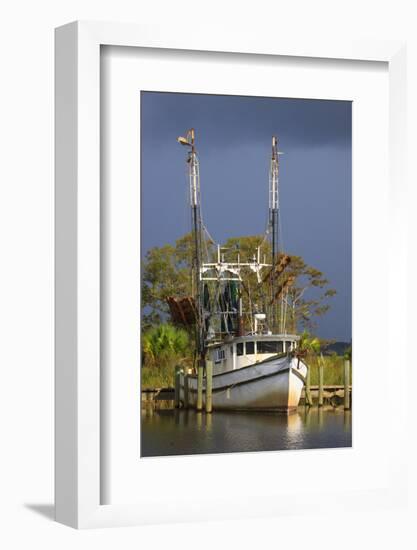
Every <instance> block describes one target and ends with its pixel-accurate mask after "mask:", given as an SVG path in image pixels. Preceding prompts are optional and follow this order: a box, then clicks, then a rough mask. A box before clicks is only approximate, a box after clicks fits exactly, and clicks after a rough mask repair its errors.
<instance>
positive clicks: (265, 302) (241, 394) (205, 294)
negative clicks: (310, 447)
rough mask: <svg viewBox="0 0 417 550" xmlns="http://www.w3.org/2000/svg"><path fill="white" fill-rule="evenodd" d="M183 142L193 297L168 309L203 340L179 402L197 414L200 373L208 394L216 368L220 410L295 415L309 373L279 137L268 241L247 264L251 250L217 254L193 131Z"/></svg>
mask: <svg viewBox="0 0 417 550" xmlns="http://www.w3.org/2000/svg"><path fill="white" fill-rule="evenodd" d="M178 142H179V143H180V144H181V145H184V146H185V147H187V148H188V154H187V158H186V161H187V171H188V179H189V189H190V207H191V214H192V242H193V246H192V249H193V252H192V256H193V257H192V283H193V284H192V287H193V293H192V296H185V297H180V298H178V297H173V296H171V297H168V298H167V302H168V305H169V307H170V311H171V316H172V320H173V322H174V323H176V324H179V325H183V326H186V327H187V328H188V329H191V330H194V331H195V340H196V368H194V369H191V370H190V371H189V372H184V373H181V374H180V375H179V376H180V381H179V387H180V391H179V395H180V400H181V402H182V403H185V402H186V403H187V405H188V406H189V407H197V392H198V388H197V385H198V374H197V373H198V369H199V368H200V369H201V370H202V378H203V384H202V386H203V388H204V387H205V386H206V365H207V362H208V361H210V362H211V364H212V373H213V374H212V406H213V409H229V410H263V411H282V412H287V413H288V412H291V411H293V410H295V409H296V408H297V406H298V403H299V401H300V397H301V392H302V389H303V386H304V384H305V378H306V374H307V367H306V365H305V364H304V363H303V361H302V358H301V356H300V354H297V346H298V342H299V340H300V337H299V336H298V335H297V334H296V330H294V322H293V325H292V328H293V330H289V331H288V330H287V324H288V315H287V313H288V301H287V295H288V290H289V288H290V286H291V285H292V284H293V283H294V277H293V276H291V271H290V267H289V266H290V264H291V257H290V256H288V255H286V254H284V253H283V252H282V251H279V250H278V248H279V247H278V236H279V235H278V226H279V223H278V216H279V186H278V184H279V177H278V176H279V162H278V160H279V154H280V152H279V151H278V140H277V138H276V137H275V136H274V137H273V138H272V154H271V158H270V169H269V212H268V224H267V228H266V231H265V236H264V239H263V241H262V243H260V244H259V245H258V246H257V247H256V249H255V250H253V253H252V254H251V255H250V256H249V257H246V258H245V257H244V253H246V254H247V250H246V251H245V252H244V251H243V250H242V251H241V250H240V249H239V248H237V247H235V248H234V249H233V250H231V249H225V248H223V247H221V246H220V245H217V247H216V248H214V241H213V239H212V238H211V237H210V235H209V233H208V231H207V229H206V227H205V226H204V223H203V220H202V215H201V204H200V203H201V194H200V171H199V158H198V154H197V150H196V146H195V131H194V129H191V130H188V132H187V133H186V136H185V137H179V138H178ZM209 248H210V249H211V254H210V251H209V250H208V249H209ZM213 249H214V250H213ZM267 254H268V257H267ZM210 370H211V369H210ZM185 391H187V396H185ZM202 394H203V397H202V405H203V406H204V404H205V391H203V392H202ZM200 405H201V402H200Z"/></svg>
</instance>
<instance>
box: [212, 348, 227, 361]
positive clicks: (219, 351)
mask: <svg viewBox="0 0 417 550" xmlns="http://www.w3.org/2000/svg"><path fill="white" fill-rule="evenodd" d="M224 358H225V354H224V349H216V353H215V355H214V362H215V363H220V362H221V361H223V360H224Z"/></svg>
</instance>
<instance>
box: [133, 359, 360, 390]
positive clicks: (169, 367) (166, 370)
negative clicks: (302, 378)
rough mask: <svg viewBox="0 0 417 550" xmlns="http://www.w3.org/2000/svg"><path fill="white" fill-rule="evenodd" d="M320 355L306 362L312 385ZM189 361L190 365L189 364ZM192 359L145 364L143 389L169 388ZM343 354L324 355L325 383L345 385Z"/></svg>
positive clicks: (328, 384) (315, 383)
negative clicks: (180, 368) (177, 370)
mask: <svg viewBox="0 0 417 550" xmlns="http://www.w3.org/2000/svg"><path fill="white" fill-rule="evenodd" d="M318 361H319V359H318V357H316V356H313V357H309V358H308V360H306V363H307V364H308V365H309V367H310V368H311V385H312V386H317V385H318V383H319V368H318ZM188 363H189V365H188ZM191 363H192V360H191V359H190V358H187V359H181V360H180V359H179V358H172V359H170V360H166V361H162V362H160V364H158V365H152V366H144V367H142V369H141V375H142V389H151V388H167V387H173V385H174V370H175V365H177V364H187V365H188V366H191ZM343 363H344V359H343V356H340V355H325V356H324V385H325V386H342V385H343V382H344V380H343ZM350 381H351V383H352V364H351V366H350Z"/></svg>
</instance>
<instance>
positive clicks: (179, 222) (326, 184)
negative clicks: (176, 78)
mask: <svg viewBox="0 0 417 550" xmlns="http://www.w3.org/2000/svg"><path fill="white" fill-rule="evenodd" d="M191 127H193V128H195V129H196V144H197V150H198V152H199V159H200V181H201V194H202V212H203V219H204V223H205V225H206V226H207V228H208V230H209V232H210V234H211V236H212V237H213V238H214V239H215V241H217V242H220V243H221V242H223V241H225V240H226V239H227V238H228V237H234V236H240V235H255V234H262V233H263V232H264V231H265V227H266V220H267V215H268V170H269V160H270V151H271V136H272V135H277V136H278V139H279V149H280V151H283V152H284V155H282V156H280V206H281V213H280V215H281V226H282V238H283V245H284V249H285V251H286V252H288V253H290V254H296V255H299V256H302V257H303V258H304V260H305V261H306V262H307V263H308V264H310V265H312V266H314V267H316V268H317V269H320V270H321V271H323V272H324V274H325V276H326V277H327V278H328V279H329V280H330V281H331V285H332V287H333V288H335V289H336V290H337V295H336V296H335V298H333V300H332V307H331V309H330V311H329V312H328V313H327V314H326V315H325V316H324V317H323V318H322V319H320V320H319V328H318V334H319V336H321V337H323V338H335V339H337V340H345V341H348V340H350V339H351V214H352V202H351V159H352V156H351V103H350V102H345V101H322V100H300V99H276V98H253V97H236V96H212V95H194V94H167V93H157V92H142V94H141V136H142V146H141V147H142V157H141V163H142V165H141V175H142V178H141V180H142V181H141V185H142V221H141V223H142V256H144V254H145V253H146V251H147V250H148V249H149V248H151V247H153V246H160V245H163V244H165V243H168V242H169V243H174V241H175V239H177V238H178V237H180V236H181V235H183V234H184V233H186V232H188V231H190V212H189V205H188V182H187V178H186V166H185V158H186V149H185V148H184V147H181V146H180V145H179V144H178V143H177V142H176V138H177V136H179V135H183V134H184V133H185V132H186V130H187V129H188V128H191Z"/></svg>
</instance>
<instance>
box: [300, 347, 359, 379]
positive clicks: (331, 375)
mask: <svg viewBox="0 0 417 550" xmlns="http://www.w3.org/2000/svg"><path fill="white" fill-rule="evenodd" d="M319 361H323V378H324V382H323V383H324V385H325V386H343V384H344V375H343V373H344V358H343V357H342V356H341V355H336V354H332V355H325V356H323V358H321V357H320V356H310V357H309V361H308V364H309V368H310V377H311V378H310V382H311V384H312V385H313V386H316V385H318V383H319ZM350 369H351V371H350V380H352V365H351V367H350Z"/></svg>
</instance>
